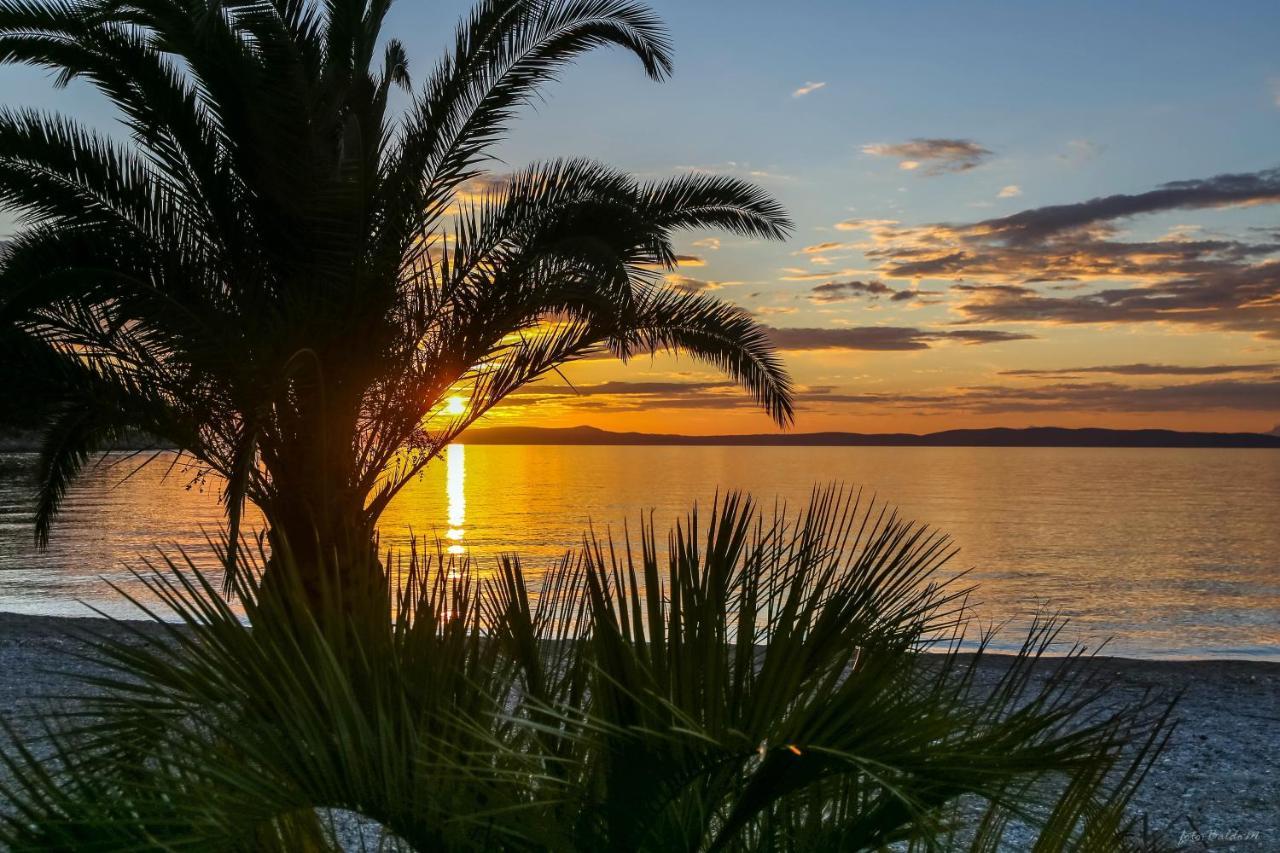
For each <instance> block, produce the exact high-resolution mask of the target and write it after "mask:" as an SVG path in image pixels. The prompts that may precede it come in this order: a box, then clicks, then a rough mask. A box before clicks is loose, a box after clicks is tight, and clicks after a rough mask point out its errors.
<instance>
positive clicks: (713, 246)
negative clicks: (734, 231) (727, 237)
mask: <svg viewBox="0 0 1280 853" xmlns="http://www.w3.org/2000/svg"><path fill="white" fill-rule="evenodd" d="M693 245H694V247H695V248H698V249H706V250H708V251H711V252H714V251H716V250H717V249H719V248H720V238H719V237H704V238H703V239H701V240H694V241H693Z"/></svg>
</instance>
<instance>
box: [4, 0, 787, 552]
mask: <svg viewBox="0 0 1280 853" xmlns="http://www.w3.org/2000/svg"><path fill="white" fill-rule="evenodd" d="M390 5H391V1H390V0H327V2H325V3H317V2H306V0H230V2H210V0H70V2H67V0H0V60H2V61H4V62H8V63H24V64H27V65H33V66H37V67H42V68H47V69H51V70H53V71H54V72H55V74H56V76H57V81H58V82H59V83H65V82H67V81H70V80H72V79H81V80H85V81H88V82H89V83H91V84H92V85H93V86H94V87H96V88H97V89H98V90H99V91H100V92H102V93H103V94H104V95H106V97H107V98H109V99H110V101H111V102H112V103H113V104H114V106H115V107H116V108H118V110H119V112H120V115H121V118H122V121H123V122H124V124H125V126H126V127H127V128H128V130H129V131H130V133H131V135H132V140H133V143H132V144H129V145H121V144H117V143H115V142H113V141H111V140H110V139H108V138H106V137H104V136H102V135H100V134H97V133H95V132H92V131H90V130H88V129H86V128H84V127H82V126H81V125H80V124H78V123H76V122H74V121H72V120H70V119H67V118H63V117H58V116H52V115H46V114H42V113H39V112H31V111H20V110H13V109H8V110H4V111H2V112H0V202H2V203H5V204H7V205H9V206H10V207H12V208H17V209H19V210H21V211H22V212H24V213H25V215H26V217H27V220H26V224H25V226H24V228H23V230H22V231H21V232H20V233H19V234H18V235H17V236H16V237H15V239H14V240H13V241H12V243H11V245H10V246H9V250H8V252H7V254H6V256H5V257H4V258H3V260H2V261H0V300H3V301H2V307H0V311H2V315H0V316H2V323H0V325H2V326H3V327H4V328H6V329H7V330H8V331H7V333H6V340H9V341H10V344H9V346H8V348H9V350H10V353H9V355H10V357H11V358H18V357H21V358H23V359H24V360H25V361H24V363H25V364H28V365H30V366H29V368H28V369H30V370H32V371H36V372H38V373H39V374H40V375H41V378H42V380H44V381H45V382H46V383H47V386H48V388H49V389H50V393H51V394H56V395H57V398H58V405H57V407H56V409H55V412H56V413H55V414H54V415H53V416H51V417H50V418H49V420H48V423H47V434H46V442H45V444H44V448H43V452H42V454H41V459H40V465H39V501H38V513H37V516H36V531H37V538H38V539H39V540H40V541H41V542H44V541H47V538H48V535H49V530H50V523H51V520H52V518H53V517H54V515H55V514H56V512H57V509H58V507H59V503H60V501H61V499H62V497H63V495H64V493H65V491H66V488H67V485H68V483H69V482H70V481H71V480H72V479H73V478H74V476H75V475H76V474H77V472H78V471H79V470H80V469H81V468H82V466H83V465H84V464H85V462H86V460H87V459H88V457H89V455H90V454H91V453H93V452H94V451H95V450H98V449H100V448H102V447H103V446H104V445H105V444H107V443H110V442H111V441H113V440H115V439H117V438H118V437H119V436H120V435H121V434H125V433H129V432H131V431H135V430H142V431H144V432H146V433H149V434H151V435H154V436H156V437H157V438H159V439H160V440H162V441H163V442H165V443H167V444H170V445H172V446H176V447H178V448H180V449H181V450H182V451H184V452H185V453H186V454H188V455H189V456H190V457H191V458H193V459H194V460H195V461H196V464H198V465H200V466H203V468H204V469H206V470H208V471H211V472H215V473H216V474H218V475H220V476H221V477H222V478H224V479H225V482H226V488H225V494H224V499H225V501H226V505H227V507H228V516H229V526H230V530H231V548H230V553H229V555H228V567H229V569H230V570H231V571H234V566H235V549H236V542H237V539H238V537H239V527H240V514H241V507H242V505H243V503H244V501H245V500H246V499H248V500H251V501H252V502H254V503H255V504H257V505H258V506H259V507H260V508H261V509H262V510H263V512H264V513H265V516H266V518H267V519H268V523H269V525H270V527H271V530H272V534H273V536H274V537H277V539H273V541H277V540H278V537H280V536H284V537H286V538H287V539H288V541H289V542H290V543H291V547H292V549H293V551H294V553H295V556H296V557H297V558H298V559H299V561H300V562H301V563H303V564H304V565H305V564H306V563H307V562H308V560H307V555H308V554H309V553H312V549H313V548H324V549H329V548H335V547H344V548H345V547H348V546H352V545H354V546H356V547H358V548H368V546H369V544H370V543H371V542H372V541H373V535H374V532H373V531H374V525H375V523H376V521H377V518H378V516H379V514H380V513H381V512H382V510H383V509H384V508H385V507H386V505H387V503H388V502H389V501H390V500H391V499H392V497H393V496H394V495H395V494H396V493H397V492H398V491H399V489H400V488H401V487H402V486H403V485H404V484H405V482H406V481H407V480H408V479H409V478H411V477H412V476H413V475H414V474H416V473H417V472H418V471H419V470H421V468H422V466H424V465H425V464H427V463H428V462H429V461H430V460H431V459H432V458H433V456H434V455H435V454H437V453H438V452H439V451H440V450H441V449H442V448H443V447H444V446H445V445H447V444H448V443H449V442H450V441H451V440H452V439H454V438H455V437H457V436H458V434H459V433H460V432H462V430H464V429H465V428H466V427H467V426H468V425H469V424H471V423H472V422H473V421H474V420H475V419H476V418H478V417H479V416H481V415H482V414H484V413H485V412H486V411H488V410H489V409H490V408H491V407H492V406H493V405H495V404H496V403H497V402H499V401H500V400H502V399H503V397H505V396H506V395H507V394H509V393H510V392H511V391H513V390H515V389H516V388H518V387H520V386H521V385H523V384H525V383H528V382H530V381H533V380H535V379H537V378H539V377H542V376H544V375H546V374H548V373H549V372H552V371H556V370H558V368H559V366H560V365H562V364H564V363H566V362H569V361H572V360H574V359H577V358H581V357H583V356H586V355H591V354H597V353H600V352H604V351H607V352H609V353H612V354H613V355H614V356H616V357H618V358H622V359H626V358H628V357H631V356H633V355H636V354H641V353H651V352H656V351H679V352H683V353H687V354H690V355H692V356H694V357H696V358H698V359H702V360H704V361H706V362H709V363H710V364H713V365H715V366H717V367H718V368H720V369H721V370H723V371H724V372H725V373H726V374H728V375H729V376H730V377H732V378H733V379H734V380H735V381H736V382H738V383H739V384H740V385H741V386H742V387H744V388H745V389H746V390H747V391H749V392H750V393H751V394H752V395H753V396H754V398H755V400H756V401H757V402H758V403H759V404H760V405H761V406H762V407H763V408H764V409H765V410H767V411H768V413H769V414H770V415H771V416H772V417H773V418H774V419H775V420H776V421H777V422H778V423H780V424H784V425H785V424H787V423H789V422H790V420H791V418H792V394H791V386H790V379H789V377H788V375H787V373H786V371H785V369H784V368H783V366H782V365H781V362H780V361H779V359H778V358H777V356H776V354H775V352H774V350H773V349H772V347H771V345H770V343H769V341H768V338H767V336H766V333H765V330H764V329H763V328H762V327H761V326H759V325H758V324H757V323H755V322H754V321H753V320H752V318H751V317H750V316H749V315H748V314H747V313H746V312H744V311H742V310H740V309H738V308H735V307H733V306H730V305H728V304H725V303H722V302H720V301H717V300H715V299H712V298H710V297H708V296H706V295H703V294H692V293H686V292H683V291H680V290H677V289H673V288H671V287H668V286H666V285H664V283H663V272H664V271H666V270H669V269H671V268H672V267H673V266H674V264H675V254H674V249H673V246H672V242H671V238H672V234H673V232H676V231H679V230H682V229H690V228H719V229H726V230H728V231H730V232H732V233H736V234H740V235H746V236H749V237H754V238H773V239H777V238H780V237H782V236H784V235H785V234H786V233H787V232H788V230H789V228H790V223H789V221H788V219H787V217H786V214H785V212H784V211H783V209H782V208H781V206H780V205H779V204H778V203H777V202H776V201H774V200H773V199H772V198H771V197H769V196H768V195H767V194H766V193H764V192H763V191H761V190H760V189H758V188H756V187H754V186H752V185H750V184H747V183H744V182H742V181H739V180H735V179H732V178H729V177H723V176H709V175H693V174H690V175H682V176H680V177H676V178H672V179H670V180H664V181H657V182H651V183H645V182H641V181H639V180H636V179H634V178H632V177H630V176H628V175H626V174H622V173H620V172H617V171H614V170H612V169H610V168H608V167H606V166H603V165H600V164H597V163H594V162H590V161H586V160H557V161H552V162H544V163H537V164H534V165H531V166H529V167H528V168H525V169H523V170H521V171H517V172H515V173H514V174H511V175H509V176H507V177H505V178H502V179H494V178H492V177H487V176H486V172H485V167H486V165H487V162H489V161H490V160H491V151H492V147H493V145H494V144H495V143H496V142H497V141H498V140H500V139H501V138H502V137H503V135H504V133H505V130H506V128H507V125H508V124H509V122H510V120H511V119H512V117H513V115H514V113H515V111H516V110H517V109H518V108H519V107H520V106H521V105H522V104H524V103H526V102H527V101H528V100H529V99H530V97H531V96H533V95H534V94H535V92H536V91H537V90H538V88H539V87H540V86H541V85H542V84H544V83H546V82H547V81H549V80H551V79H552V78H553V77H554V75H555V74H556V72H557V70H558V69H560V68H561V67H562V66H563V65H564V64H565V63H566V62H568V61H570V60H571V59H573V58H574V57H576V56H578V55H580V54H581V53H583V52H584V51H587V50H590V49H592V48H595V47H598V46H609V45H613V46H618V47H622V48H624V49H626V50H628V51H630V52H631V53H632V54H634V55H635V56H636V57H637V58H638V59H639V61H640V63H641V64H642V65H643V67H644V70H645V72H646V73H647V74H648V75H649V76H650V77H651V78H653V79H655V80H658V79H662V78H663V77H664V76H666V75H667V74H668V73H669V72H670V70H671V59H670V53H669V45H668V41H667V36H666V34H665V32H664V30H663V28H662V26H661V24H660V22H659V21H658V20H657V19H656V18H655V17H654V15H652V14H651V13H650V12H649V11H648V10H647V9H645V8H644V7H643V6H642V5H640V4H637V3H634V2H625V1H624V0H486V2H482V3H480V4H479V5H478V6H477V7H476V8H475V9H474V11H473V12H472V13H471V15H470V16H469V17H468V18H467V19H466V20H465V21H463V22H462V23H461V24H460V25H459V27H458V30H457V35H456V40H455V42H454V44H453V46H452V48H451V49H450V50H449V51H448V53H447V55H446V56H445V57H444V58H443V59H442V60H441V61H440V62H439V64H438V65H437V66H436V67H435V68H434V69H432V70H431V72H430V73H429V74H428V75H427V76H426V80H425V82H424V83H422V84H421V85H420V86H418V87H416V89H413V90H411V91H412V92H413V94H412V97H411V100H410V105H409V106H408V107H407V108H406V109H405V110H403V111H401V112H399V113H395V112H393V111H389V110H388V101H389V96H390V94H391V90H392V87H401V88H403V89H406V90H410V86H411V83H410V75H409V69H408V67H407V61H406V54H405V50H404V48H403V47H402V45H401V44H400V42H398V41H395V40H384V39H383V38H382V25H383V21H384V18H385V16H386V14H387V11H388V9H389V7H390ZM378 54H380V58H379V57H378ZM15 330H16V331H17V332H18V333H20V334H17V335H15V334H14V332H15ZM15 339H18V340H19V341H20V342H14V341H15ZM458 394H461V395H462V396H464V397H466V398H467V399H468V404H467V405H466V407H465V411H464V412H463V413H462V414H460V415H459V414H456V409H457V407H456V406H454V407H452V409H453V410H454V412H455V413H453V414H450V413H448V412H447V411H446V410H447V409H449V408H450V407H446V406H445V405H444V401H445V400H447V398H448V397H449V396H450V395H458ZM370 550H371V549H370ZM373 562H374V563H376V559H375V560H374V561H373ZM347 564H348V565H351V564H352V563H351V561H350V560H349V559H348V560H347Z"/></svg>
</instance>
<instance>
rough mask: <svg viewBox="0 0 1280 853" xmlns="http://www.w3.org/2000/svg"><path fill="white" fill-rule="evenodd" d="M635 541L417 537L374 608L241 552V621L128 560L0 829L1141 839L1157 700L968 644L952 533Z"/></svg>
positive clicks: (40, 845) (263, 840)
mask: <svg viewBox="0 0 1280 853" xmlns="http://www.w3.org/2000/svg"><path fill="white" fill-rule="evenodd" d="M638 540H639V541H638V542H637V543H630V542H628V543H626V545H625V547H623V548H621V549H620V550H615V548H614V543H613V542H611V541H604V542H601V541H599V540H596V539H588V540H587V541H586V542H585V544H584V547H583V549H582V550H581V552H580V553H578V554H577V555H576V556H574V557H572V558H566V559H565V561H564V562H563V563H562V564H561V565H560V566H558V567H557V568H554V569H552V570H551V571H550V572H549V573H548V574H547V575H546V576H545V577H544V578H543V579H542V580H541V583H539V584H537V585H532V586H531V585H530V584H529V583H528V582H527V580H526V577H525V574H524V571H523V569H522V567H521V565H520V563H519V561H518V560H516V559H515V558H509V559H505V560H503V561H502V562H501V565H500V566H499V570H498V571H497V572H496V573H487V572H485V573H482V572H480V571H478V570H476V569H474V568H473V567H472V566H471V565H470V564H468V563H467V562H465V561H462V562H460V561H455V560H454V559H453V558H449V557H447V556H445V555H444V554H443V553H442V552H440V553H437V554H435V555H431V554H425V555H424V554H413V555H411V556H410V557H409V558H408V560H407V561H405V562H403V563H396V564H393V565H394V567H395V568H396V572H395V577H396V580H397V582H396V584H395V585H394V586H393V587H392V588H390V590H389V596H390V599H391V601H392V602H393V603H392V605H391V608H390V618H388V611H387V610H383V611H381V612H363V613H360V614H359V615H358V616H356V617H355V618H353V614H352V609H351V608H350V607H349V606H347V604H346V603H343V602H341V601H338V600H337V597H338V596H340V595H341V594H342V590H341V589H340V588H335V589H333V590H331V591H332V592H333V594H334V597H333V598H330V599H328V600H327V602H328V603H327V605H326V606H324V607H319V608H315V609H313V610H311V611H298V610H297V609H296V608H294V607H293V606H292V605H290V604H289V603H288V602H290V601H292V600H294V598H293V597H290V596H274V595H272V596H265V597H264V596H261V595H259V591H260V588H259V586H258V583H257V581H256V580H255V578H254V576H253V575H252V574H250V573H246V574H245V575H243V576H242V577H240V578H239V579H238V580H237V589H238V591H239V593H240V594H241V596H242V600H243V603H244V608H245V610H246V612H247V614H248V616H249V618H250V620H251V622H252V624H253V626H254V627H253V628H252V629H248V628H246V627H245V626H244V625H243V624H242V623H241V622H240V620H239V619H238V618H237V615H236V613H235V612H234V611H233V610H232V608H231V607H230V606H229V605H228V603H227V602H226V601H225V600H224V599H223V598H222V597H221V596H220V595H219V594H218V591H217V590H216V589H215V588H214V587H213V586H212V585H210V584H209V583H207V582H205V581H204V580H203V579H202V578H201V577H200V576H199V574H198V573H197V572H195V571H194V569H193V568H192V567H190V566H188V565H185V564H175V563H170V564H168V565H166V566H161V567H160V568H158V569H155V570H151V571H147V572H142V573H140V574H139V577H140V579H142V580H143V581H145V582H146V584H147V586H148V587H149V588H150V590H151V592H153V593H154V594H155V595H157V596H159V598H160V599H161V600H162V601H163V606H162V607H161V608H160V609H159V610H157V611H156V612H155V613H153V614H152V618H153V619H154V620H155V624H154V625H151V626H149V627H148V628H146V629H143V628H137V627H133V626H132V625H130V624H129V623H120V624H119V626H118V627H119V631H125V632H127V634H126V636H123V637H122V636H120V635H119V633H116V635H115V636H114V638H111V637H107V638H104V639H102V640H100V641H99V642H98V644H97V650H96V652H94V653H93V657H94V658H95V659H97V660H99V661H101V662H102V663H103V665H104V667H105V674H103V675H102V676H100V677H94V678H89V679H88V686H89V687H91V688H92V690H91V691H90V692H89V694H88V695H87V696H86V697H84V699H83V700H82V704H81V705H80V706H79V710H78V712H75V713H67V714H65V715H64V717H63V718H62V720H61V723H62V724H63V727H62V728H55V729H54V735H53V737H52V740H51V745H50V746H49V748H48V751H49V752H50V753H51V755H52V756H53V758H51V759H50V760H49V761H48V762H47V763H44V764H42V763H41V762H40V761H38V760H37V759H35V757H34V756H33V754H32V753H30V752H28V751H25V750H22V749H19V748H18V746H17V745H15V746H14V747H13V748H11V749H9V750H7V751H5V752H4V755H5V756H6V758H5V762H6V764H7V767H8V770H9V773H10V774H11V780H12V781H10V782H7V783H0V793H3V794H4V796H5V798H6V799H7V800H8V806H7V807H6V808H0V815H2V816H3V817H0V843H4V844H8V845H10V846H11V847H12V849H15V850H28V849H54V848H56V849H66V850H80V849H86V850H87V849H124V848H129V849H134V848H139V847H146V848H148V849H151V848H164V849H219V850H225V849H255V850H261V849H304V848H303V845H304V844H313V845H323V844H325V843H326V842H325V838H324V837H325V831H324V827H323V826H322V824H321V823H320V822H319V821H318V820H317V819H316V818H315V817H314V815H315V814H316V812H315V810H317V809H319V810H321V813H327V812H326V811H325V810H330V809H337V810H341V811H342V812H343V813H344V814H346V815H347V816H348V817H351V816H353V815H354V816H358V817H359V818H360V819H362V820H363V821H365V822H366V823H372V824H373V825H376V826H378V827H381V829H383V830H385V832H386V833H388V834H389V836H390V837H391V838H392V839H396V840H398V843H401V844H402V845H404V846H403V847H400V848H392V849H416V850H471V849H482V850H487V849H529V850H583V851H596V850H620V851H627V850H635V851H640V850H652V851H670V850H688V851H699V850H707V851H710V850H727V851H775V850H781V851H826V850H864V849H888V848H886V845H888V844H892V843H895V842H896V843H898V844H900V845H902V846H900V847H895V848H893V849H910V850H935V849H968V850H972V851H995V850H997V849H1032V848H1034V849H1035V850H1038V851H1058V850H1080V851H1096V850H1132V849H1139V847H1140V843H1141V842H1140V841H1139V840H1138V838H1137V837H1136V836H1134V837H1131V836H1130V835H1129V831H1130V830H1131V829H1133V826H1132V824H1131V823H1130V821H1129V819H1128V818H1127V817H1126V809H1127V804H1128V802H1129V800H1130V797H1131V795H1132V793H1133V791H1134V789H1135V788H1136V787H1137V785H1138V784H1139V783H1140V782H1141V780H1142V777H1143V774H1144V773H1145V771H1146V768H1147V767H1148V766H1149V765H1150V763H1151V762H1152V761H1153V760H1154V758H1155V756H1156V755H1157V754H1158V753H1159V751H1160V749H1161V748H1162V746H1163V743H1164V740H1165V738H1166V737H1167V734H1168V726H1167V725H1166V721H1167V718H1168V717H1167V714H1168V706H1167V705H1166V704H1163V703H1162V702H1160V701H1157V700H1154V699H1150V698H1148V699H1145V700H1140V701H1137V702H1121V703H1117V702H1116V701H1115V700H1114V698H1113V697H1110V696H1106V695H1105V693H1106V684H1105V683H1104V682H1103V681H1100V680H1098V679H1097V678H1096V677H1095V675H1093V674H1091V673H1093V672H1094V670H1093V669H1092V668H1090V667H1089V666H1087V660H1086V659H1085V656H1084V654H1083V652H1082V650H1080V649H1069V650H1068V649H1062V648H1058V647H1057V646H1056V645H1055V644H1056V641H1057V635H1058V631H1059V629H1060V627H1061V626H1060V625H1058V624H1056V623H1053V622H1040V623H1038V624H1037V625H1036V626H1035V627H1034V628H1032V629H1031V631H1030V633H1029V635H1028V636H1027V637H1026V640H1025V643H1024V645H1023V647H1022V649H1021V651H1020V652H1019V653H1017V654H1016V655H1009V656H1005V657H1004V658H1003V659H1001V658H1000V656H996V658H997V660H989V658H990V657H991V656H990V655H988V654H987V652H986V651H985V644H986V641H987V640H988V639H989V636H988V637H983V638H982V639H981V642H980V643H979V644H978V646H977V648H976V649H975V648H973V647H970V648H968V649H967V650H962V648H961V646H960V643H959V640H960V638H961V637H962V636H963V635H964V633H965V631H966V630H967V629H968V628H969V619H968V615H967V611H966V610H965V606H964V601H965V595H966V593H967V590H966V589H964V588H963V587H961V586H959V585H957V581H956V580H955V579H953V578H950V577H948V576H946V575H944V574H942V573H941V570H942V569H943V566H944V564H945V562H946V561H947V559H948V558H949V557H950V555H951V554H952V549H951V546H950V543H949V542H948V540H947V539H946V538H945V537H943V536H940V535H939V534H937V533H934V532H932V531H930V530H928V529H927V528H924V527H922V526H919V525H916V524H912V523H908V522H905V521H902V520H900V519H899V518H898V517H897V516H896V514H894V513H893V512H891V511H888V510H886V509H885V508H883V507H880V506H876V505H870V504H861V503H860V502H859V501H858V500H856V499H854V498H853V497H852V496H850V495H848V494H841V493H839V492H832V491H827V492H820V493H815V497H814V501H813V503H812V505H811V506H810V507H809V508H808V509H807V510H805V511H803V512H801V513H798V514H789V513H786V512H785V511H783V512H779V513H777V514H775V515H774V516H773V517H772V518H766V517H764V516H762V515H761V514H759V513H758V512H757V511H756V510H755V508H754V507H753V505H752V504H751V502H750V501H749V500H746V499H744V498H741V497H739V496H735V495H730V496H728V497H726V498H725V499H724V500H723V502H722V503H720V504H719V505H718V506H716V507H714V508H713V509H712V511H711V512H710V513H709V514H707V515H705V516H701V517H700V516H699V515H698V513H697V512H696V511H695V512H694V514H693V515H692V516H690V517H689V519H688V520H687V521H686V522H685V523H684V524H683V525H681V526H678V527H677V528H676V529H675V530H674V531H672V533H671V535H670V537H669V538H668V541H667V544H666V549H665V554H664V553H663V552H662V551H660V549H659V547H658V543H657V541H656V536H655V531H654V530H653V529H652V527H651V526H650V525H645V524H642V525H641V528H640V530H639V535H638ZM280 565H283V566H292V565H293V563H292V561H291V560H289V559H287V558H285V559H283V560H282V561H281V562H280ZM278 577H283V578H285V579H286V582H289V583H293V584H300V583H301V580H300V579H299V578H298V576H297V575H296V574H295V573H292V572H289V571H285V572H283V573H281V574H279V575H278ZM282 608H285V609H282ZM173 617H177V619H178V622H177V624H171V623H166V622H165V621H163V620H164V619H173ZM326 623H329V624H326ZM336 624H345V625H346V626H347V629H346V630H335V625H336ZM970 639H973V638H970ZM1055 649H1056V650H1057V651H1065V652H1067V653H1066V654H1065V655H1064V656H1062V657H1060V658H1058V659H1056V660H1055V659H1053V658H1051V657H1046V653H1047V652H1050V651H1053V650H1055ZM928 652H933V653H928ZM984 671H985V672H987V673H988V677H987V678H986V679H984V678H983V677H980V673H982V672H984ZM1007 844H1013V845H1016V846H1015V847H1012V848H1009V847H1002V845H1007ZM313 849H314V848H313Z"/></svg>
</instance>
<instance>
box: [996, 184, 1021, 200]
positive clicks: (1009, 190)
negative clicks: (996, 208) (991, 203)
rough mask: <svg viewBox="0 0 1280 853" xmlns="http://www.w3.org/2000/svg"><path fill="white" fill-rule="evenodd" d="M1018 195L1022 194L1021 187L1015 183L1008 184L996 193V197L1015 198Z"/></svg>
mask: <svg viewBox="0 0 1280 853" xmlns="http://www.w3.org/2000/svg"><path fill="white" fill-rule="evenodd" d="M1020 195H1022V187H1020V186H1018V185H1017V184H1009V185H1008V186H1007V187H1003V188H1001V190H1000V192H998V193H996V198H1017V197H1018V196H1020Z"/></svg>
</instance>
